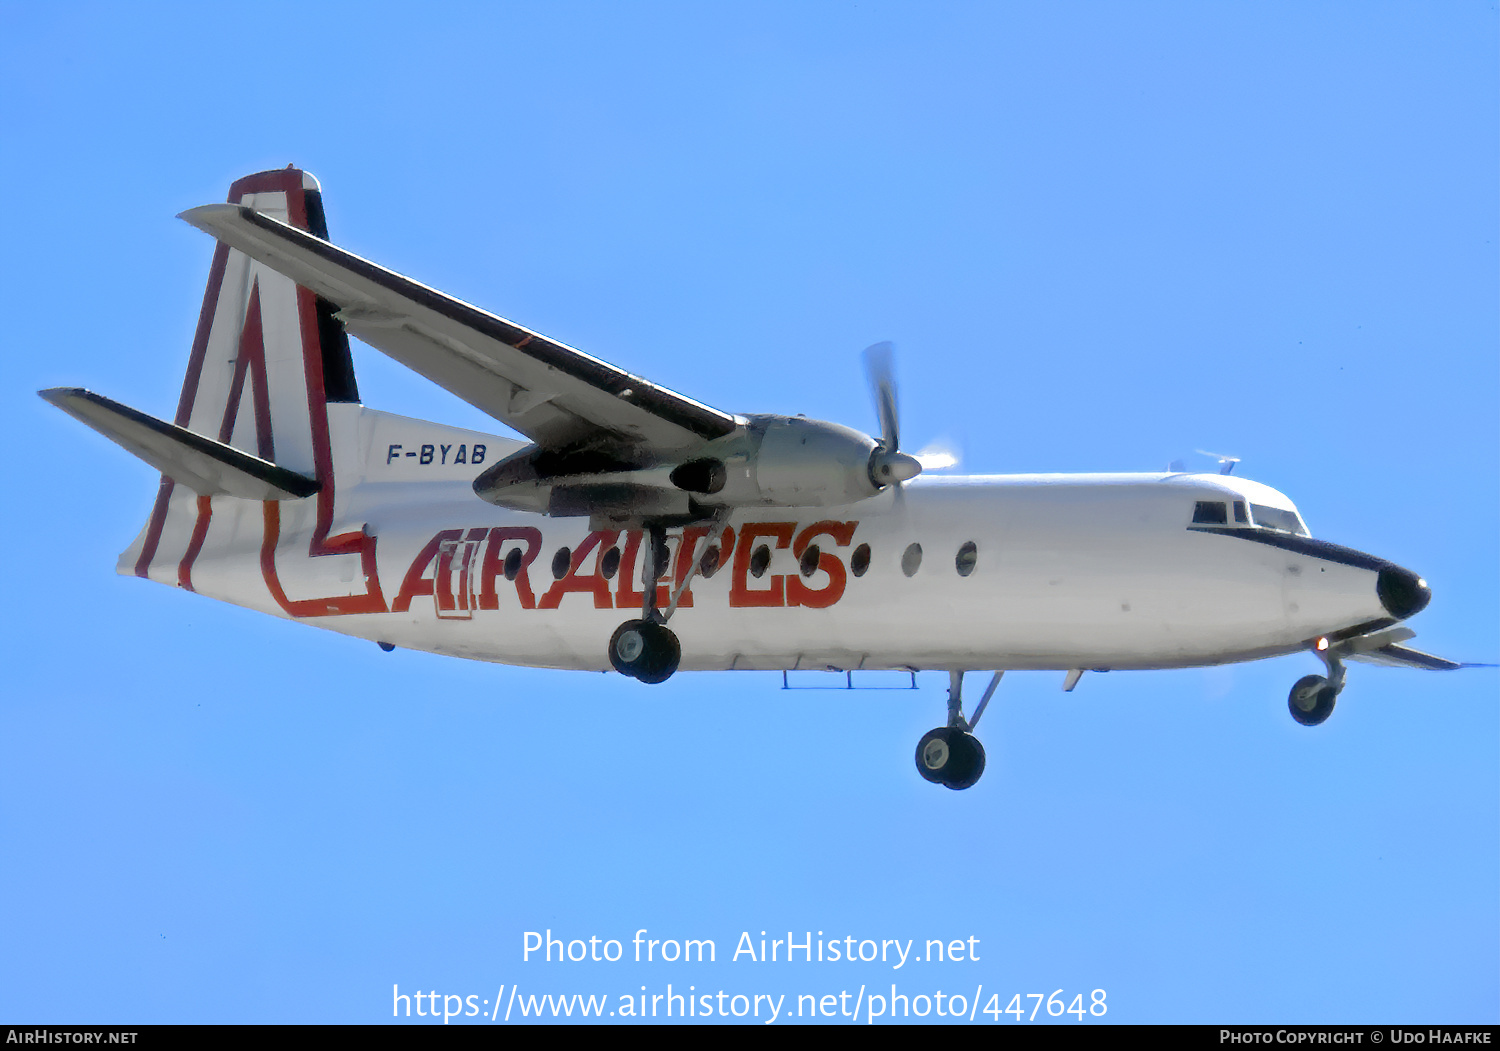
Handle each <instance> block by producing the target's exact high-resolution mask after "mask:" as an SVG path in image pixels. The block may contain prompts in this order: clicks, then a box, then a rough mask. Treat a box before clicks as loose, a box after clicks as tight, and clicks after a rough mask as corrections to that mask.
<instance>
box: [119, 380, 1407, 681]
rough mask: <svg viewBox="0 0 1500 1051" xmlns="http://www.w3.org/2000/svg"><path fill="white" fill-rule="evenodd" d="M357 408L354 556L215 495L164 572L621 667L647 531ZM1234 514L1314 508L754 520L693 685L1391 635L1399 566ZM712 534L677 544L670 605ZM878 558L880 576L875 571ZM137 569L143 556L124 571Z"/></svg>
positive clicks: (372, 624)
mask: <svg viewBox="0 0 1500 1051" xmlns="http://www.w3.org/2000/svg"><path fill="white" fill-rule="evenodd" d="M349 410H350V411H353V412H358V413H360V419H359V421H358V425H357V426H351V427H350V428H348V429H343V433H344V434H345V435H347V440H348V444H347V445H345V446H344V451H343V454H342V455H339V450H338V448H337V446H338V445H340V444H343V443H341V442H339V441H337V439H336V443H335V445H336V447H335V453H336V456H337V457H338V458H340V459H343V460H344V462H345V463H346V464H348V465H349V466H353V463H351V461H356V462H358V463H359V465H360V466H359V468H357V469H356V471H354V472H351V473H352V474H353V475H354V476H355V477H352V478H350V480H349V482H346V483H341V485H342V488H341V490H340V492H339V493H338V501H337V504H338V511H337V515H336V521H335V522H334V524H333V526H332V528H331V530H329V533H328V535H329V537H331V538H332V539H331V540H327V541H319V542H318V543H317V544H314V543H313V542H312V541H313V531H314V528H315V523H314V521H313V516H312V514H311V512H310V511H309V510H308V507H310V506H311V505H310V503H309V502H306V501H304V502H303V504H304V505H306V506H299V505H298V504H297V503H295V502H285V503H283V504H281V505H280V508H279V512H278V521H277V523H276V524H277V532H276V534H275V539H274V541H273V542H272V543H271V544H270V545H269V546H268V544H267V542H266V535H267V529H266V526H265V522H266V521H267V519H268V518H269V513H266V514H263V513H262V512H261V505H260V504H258V503H254V504H252V503H250V502H248V501H243V500H235V499H234V498H223V497H215V498H213V513H212V515H211V517H210V518H209V519H208V520H207V524H202V525H201V527H200V528H201V533H202V535H201V536H200V537H199V538H198V539H197V541H196V542H197V545H198V546H197V548H196V549H194V548H193V547H192V542H191V540H190V541H189V542H187V543H185V544H182V545H181V546H183V547H184V548H185V549H190V550H192V551H193V557H192V564H191V565H190V567H189V569H188V571H187V572H186V573H184V572H183V570H182V568H181V564H180V560H179V562H178V563H176V564H174V563H173V562H172V561H171V559H164V558H161V557H158V559H157V561H156V562H154V563H153V564H152V567H151V572H150V574H149V575H150V576H151V577H153V578H154V579H159V580H162V581H163V582H166V583H174V584H181V583H183V582H184V581H186V582H187V586H190V587H191V588H192V589H193V590H196V591H198V592H200V593H203V594H206V595H209V596H212V597H215V598H220V599H224V600H226V601H230V602H235V603H238V604H241V605H246V606H250V607H253V608H257V609H262V610H264V611H266V612H269V613H274V614H278V615H283V616H296V617H297V619H302V620H307V621H308V622H310V623H313V624H316V625H318V626H320V627H325V628H329V629H332V630H335V631H339V632H344V633H347V634H350V635H355V636H359V637H362V638H367V639H371V640H374V641H379V642H384V643H390V644H394V645H396V646H400V647H406V648H410V649H419V650H428V651H432V652H435V653H443V654H450V655H454V656H460V657H469V658H476V659H481V660H490V661H500V662H504V663H510V664H524V665H534V666H542V667H552V668H571V669H580V670H590V671H601V670H607V669H608V668H609V666H610V665H609V660H608V656H607V645H608V642H609V639H610V634H611V632H612V631H613V630H614V629H615V628H616V627H617V626H618V625H619V624H620V623H621V622H622V621H624V620H626V619H629V618H631V617H638V616H640V611H641V599H642V592H641V589H642V583H641V566H642V563H643V561H644V556H643V554H642V551H643V549H644V545H643V543H642V539H641V534H640V533H639V532H638V531H621V530H618V529H600V530H591V529H590V525H589V522H588V521H587V519H582V518H547V517H544V516H541V515H536V514H531V513H527V512H520V511H510V510H506V509H503V508H498V507H495V506H492V505H490V504H487V503H485V502H484V501H482V500H480V499H479V498H478V497H477V496H475V495H474V493H473V491H472V489H471V487H470V483H471V481H472V477H473V475H474V474H476V473H477V469H476V468H475V467H474V466H473V465H472V464H471V463H468V462H465V463H464V464H463V465H462V466H458V467H450V466H449V465H447V464H445V463H438V462H437V458H436V457H437V455H438V454H434V456H433V457H431V458H430V459H431V462H430V463H428V464H422V463H420V462H419V461H420V459H421V457H417V458H415V459H413V458H411V457H410V456H409V455H408V453H409V452H410V451H411V450H417V449H423V448H425V447H426V446H429V445H431V446H435V447H442V448H447V447H448V446H451V447H452V448H453V449H457V448H458V446H459V444H461V443H462V442H464V441H467V442H469V443H470V444H473V441H474V439H476V438H477V439H478V440H480V441H488V442H489V443H491V445H492V448H491V449H489V450H487V451H486V455H487V460H488V462H493V461H494V459H495V458H496V456H497V455H498V454H499V452H500V450H501V449H502V448H512V447H514V444H515V443H511V442H508V441H507V440H506V439H495V438H485V436H482V435H473V434H471V433H470V432H459V431H451V430H449V429H440V430H438V429H435V428H434V426H433V425H430V424H420V423H418V422H417V421H406V420H403V419H401V418H400V417H392V416H388V415H386V414H380V413H374V412H372V411H371V410H367V409H364V410H361V409H359V408H357V407H354V406H350V407H349ZM353 422H354V421H351V423H353ZM402 427H406V428H407V431H404V432H403V431H402V430H401V428H402ZM417 427H420V428H425V429H431V430H434V432H435V433H436V437H433V436H432V435H431V434H424V433H412V432H411V428H417ZM340 430H341V428H339V427H335V428H334V431H335V434H336V435H337V434H338V432H339V431H340ZM443 442H446V445H442V443H443ZM355 446H357V448H356V447H355ZM393 449H394V450H395V451H394V452H391V451H390V450H393ZM423 455H425V454H423ZM440 455H442V456H443V458H444V459H448V458H450V457H451V456H456V455H457V453H456V452H451V451H450V452H444V453H442V454H440ZM470 458H471V457H466V460H467V459H470ZM481 468H482V465H481ZM345 477H350V476H349V474H346V475H345ZM1234 500H1242V501H1251V502H1253V503H1254V504H1257V505H1262V506H1270V507H1275V508H1279V509H1281V510H1284V511H1287V512H1290V513H1291V514H1293V515H1295V508H1293V507H1292V505H1291V504H1290V502H1288V501H1287V500H1286V498H1285V497H1283V496H1281V495H1280V494H1279V493H1276V492H1275V491H1274V490H1272V489H1269V488H1267V487H1265V486H1262V485H1259V484H1257V483H1254V482H1250V481H1246V480H1243V479H1237V478H1226V477H1223V476H1218V475H1181V474H1151V475H1146V474H1139V475H1021V476H988V477H964V478H944V479H940V480H939V479H928V478H923V479H920V480H918V481H917V482H915V483H912V484H909V485H908V486H906V488H905V489H904V491H902V492H901V493H899V494H898V493H896V492H895V491H894V490H888V491H886V492H884V493H882V494H880V495H879V496H876V497H872V498H870V499H866V500H861V501H858V502H856V503H853V504H849V505H847V506H842V507H823V508H808V509H795V508H764V509H752V510H741V511H737V512H736V513H735V514H734V516H733V517H732V518H731V519H729V521H728V526H727V530H726V531H724V532H720V533H719V534H718V535H717V537H716V538H715V539H717V540H718V542H719V545H720V547H721V550H722V551H723V556H722V558H721V559H720V563H721V564H720V565H719V566H718V567H717V569H716V571H715V572H713V573H712V574H711V575H699V576H697V577H696V578H695V579H693V580H692V582H691V585H690V587H689V589H688V591H687V592H686V594H685V595H684V597H683V599H682V602H681V605H680V607H679V608H678V609H677V611H676V613H675V615H674V616H673V618H672V620H671V626H672V630H673V631H674V632H675V633H676V634H677V636H678V637H679V638H680V640H681V644H682V663H681V667H682V668H683V669H687V670H695V669H696V670H706V669H827V668H833V669H838V670H845V669H873V668H914V669H960V670H962V669H979V668H1005V669H1110V668H1113V669H1125V668H1168V667H1187V666H1194V665H1207V664H1218V663H1224V662H1229V661H1236V660H1246V659H1252V658H1256V657H1263V656H1270V655H1273V654H1277V653H1284V652H1291V651H1294V650H1297V649H1302V648H1305V647H1307V646H1308V645H1309V643H1310V642H1311V641H1312V640H1314V639H1317V638H1319V637H1321V636H1324V635H1330V634H1335V633H1339V632H1347V631H1349V630H1351V629H1354V628H1356V627H1361V626H1367V625H1369V624H1371V623H1373V622H1385V623H1389V622H1390V615H1389V613H1388V611H1387V610H1386V609H1385V608H1383V605H1382V602H1381V598H1380V597H1379V595H1377V590H1376V586H1377V576H1378V568H1377V567H1375V566H1374V565H1373V563H1376V562H1377V561H1378V560H1374V559H1369V558H1368V556H1359V557H1355V558H1353V559H1341V558H1339V557H1338V554H1337V553H1338V552H1342V551H1343V550H1344V549H1339V548H1336V547H1334V546H1333V545H1325V544H1321V543H1320V542H1317V541H1304V542H1302V543H1300V544H1298V543H1276V542H1267V541H1268V531H1266V530H1253V529H1251V528H1249V527H1245V528H1243V529H1238V530H1236V529H1234V528H1229V529H1219V530H1217V531H1215V530H1211V529H1202V528H1194V527H1193V517H1194V509H1195V506H1197V503H1198V502H1199V501H1218V502H1225V503H1228V504H1229V505H1230V506H1232V502H1233V501H1234ZM247 505H248V506H247ZM200 521H201V520H200ZM707 532H708V531H707V529H706V528H703V527H696V528H693V527H690V528H689V529H688V530H686V531H684V530H683V529H680V528H679V529H676V530H672V531H670V532H669V534H668V538H669V539H668V545H669V548H670V549H671V553H672V562H671V564H670V566H669V568H668V570H667V572H666V573H665V574H664V575H663V578H662V579H663V584H662V585H661V586H660V588H659V591H658V602H659V604H660V605H661V606H662V607H665V606H666V605H667V600H668V597H669V594H670V589H671V587H672V585H673V584H674V583H675V582H676V581H677V580H679V579H681V577H682V575H683V574H684V573H685V572H686V571H687V567H688V559H689V558H694V557H697V556H699V555H701V554H702V553H703V551H704V550H705V547H706V545H707V544H708V543H709V538H708V537H707V535H706V534H707ZM685 533H686V535H687V536H688V537H689V538H690V539H691V541H692V552H691V554H689V555H687V556H686V557H685V556H684V552H683V550H682V549H683V547H684V544H683V537H684V535H685ZM341 536H342V537H346V538H354V539H355V540H357V541H358V542H359V543H360V544H363V545H364V548H363V555H362V554H361V553H358V552H354V551H353V549H352V547H350V546H349V544H348V542H346V544H345V549H344V552H343V553H341V551H340V550H339V543H338V541H339V538H340V537H341ZM1257 537H1258V538H1259V539H1257ZM1270 539H1271V540H1276V539H1281V538H1278V537H1271V538H1270ZM372 541H373V544H372V543H371V542H372ZM811 544H815V545H816V546H817V548H818V551H817V552H814V553H811V554H809V553H808V551H807V548H808V546H809V545H811ZM319 545H321V549H322V550H321V552H320V553H317V554H315V555H312V554H309V552H310V550H312V549H313V548H316V547H319ZM913 545H919V546H920V551H921V554H920V562H918V561H917V558H916V552H915V550H914V548H913ZM965 545H972V547H971V548H966V547H965ZM138 546H139V545H138ZM864 546H867V547H868V567H867V568H865V569H864V571H863V572H862V573H857V572H856V567H857V566H858V565H859V563H861V562H862V561H863V559H862V558H861V557H860V556H861V555H862V552H861V548H862V547H864ZM371 547H373V553H372V552H371V551H370V548H371ZM761 547H764V548H765V549H766V551H765V552H764V553H761V552H760V551H759V549H760V548H761ZM562 548H567V550H568V553H567V554H564V555H561V556H559V550H560V549H562ZM611 551H614V552H616V553H617V554H611V553H610V552H611ZM512 552H515V554H512ZM961 552H962V553H963V555H964V556H966V557H963V558H961ZM1329 552H1333V553H1334V554H1333V557H1328V554H1329ZM762 554H769V556H770V558H769V562H768V563H764V564H763V560H762V558H761V557H757V556H758V555H762ZM1349 554H1352V555H1357V553H1349ZM372 555H373V557H372ZM967 556H971V557H967ZM136 557H137V552H136V551H134V550H133V551H132V552H127V553H126V556H125V557H124V559H122V571H123V570H125V569H126V566H127V563H128V565H129V566H134V565H135V564H136ZM1362 558H1363V563H1362V562H1361V559H1362ZM960 561H964V562H965V563H966V565H968V566H969V567H970V571H969V572H968V573H967V574H963V573H960V571H959V569H960V566H959V563H960ZM616 562H618V566H615V563H616ZM507 563H509V566H507ZM268 565H271V566H272V567H273V568H274V571H275V572H274V574H271V573H270V571H269V570H268ZM554 565H555V566H556V571H557V572H559V573H561V574H562V576H561V578H559V577H557V576H556V575H555V573H554ZM804 568H805V569H806V570H808V572H807V573H805V574H804V572H803V570H804ZM507 569H509V570H510V572H507ZM611 569H613V570H614V571H613V572H612V573H611V572H609V570H611ZM372 570H373V571H374V572H371V571H372ZM756 570H760V572H759V573H757V572H756ZM270 575H274V576H276V578H277V579H276V581H275V582H274V586H272V584H273V582H271V581H270ZM340 591H342V593H346V594H354V593H363V594H365V595H366V596H367V597H368V601H366V602H365V603H364V605H363V608H364V609H365V610H367V611H363V612H357V613H336V614H334V615H318V611H317V610H316V609H314V610H313V611H312V615H309V612H308V611H309V605H308V603H309V601H310V598H311V597H317V596H319V595H322V594H331V593H335V592H340ZM278 592H279V593H280V595H281V597H280V598H277V597H276V595H277V593H278ZM299 603H300V604H299ZM381 610H384V612H382V611H381Z"/></svg>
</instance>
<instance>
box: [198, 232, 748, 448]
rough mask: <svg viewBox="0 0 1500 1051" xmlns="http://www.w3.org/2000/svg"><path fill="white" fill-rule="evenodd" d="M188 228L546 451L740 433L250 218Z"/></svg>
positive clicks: (549, 344)
mask: <svg viewBox="0 0 1500 1051" xmlns="http://www.w3.org/2000/svg"><path fill="white" fill-rule="evenodd" d="M179 218H181V219H183V220H185V221H186V222H188V223H190V224H192V225H193V226H195V227H197V228H198V229H200V230H203V231H204V232H206V233H209V234H211V235H213V236H214V237H216V238H218V239H219V240H220V241H222V242H224V243H225V244H227V245H229V246H230V247H231V248H234V249H238V250H239V251H241V252H244V253H245V254H246V255H248V256H249V257H250V258H252V259H255V260H257V261H259V262H261V263H264V264H265V265H266V266H268V267H270V268H271V269H273V270H275V271H277V272H278V273H281V274H284V275H286V276H287V277H289V278H291V279H292V280H293V281H295V282H296V283H297V284H299V285H302V286H303V287H305V288H309V289H311V290H312V291H313V292H315V293H317V294H318V295H319V296H321V297H323V298H324V299H327V300H328V301H329V302H331V303H333V304H335V305H336V306H337V307H338V308H339V315H338V316H339V317H340V318H341V319H342V320H343V322H344V325H345V326H346V327H347V328H348V330H349V331H350V332H351V333H352V334H353V335H355V336H357V337H358V338H360V339H361V340H363V341H364V342H366V343H368V344H370V345H371V346H373V347H375V348H376V349H377V350H380V351H383V352H384V353H385V354H387V355H389V356H390V357H392V358H395V359H396V360H397V361H399V362H401V363H402V364H403V365H405V366H407V367H408V368H410V369H412V370H413V371H415V372H417V373H419V374H421V375H422V376H425V377H426V378H428V379H430V380H432V381H433V382H434V383H436V384H438V385H439V386H441V387H443V388H444V389H446V390H448V391H451V392H452V393H454V394H456V395H458V396H459V397H460V398H462V399H463V400H464V401H466V402H468V403H469V404H470V405H473V406H474V407H475V408H478V409H480V410H481V411H483V412H486V413H488V414H489V415H490V416H493V417H494V418H495V419H497V420H499V421H501V422H502V423H504V424H506V425H507V426H509V427H512V428H514V429H515V430H517V431H519V432H521V433H522V434H524V435H526V436H527V437H528V438H530V439H531V440H532V441H534V442H536V443H537V445H539V446H541V447H543V448H544V449H555V450H571V449H598V450H601V451H602V450H611V451H614V450H631V451H633V452H634V453H635V454H636V456H637V457H638V458H641V457H644V458H646V459H649V458H651V457H661V458H670V457H672V456H674V455H675V454H679V453H682V452H684V451H688V450H691V449H693V448H695V447H698V446H700V445H702V444H703V443H704V442H706V441H712V440H713V439H715V438H722V437H725V436H726V435H729V434H731V433H733V432H734V431H735V430H736V429H737V428H738V427H739V426H740V425H741V423H742V421H740V420H739V419H737V418H736V417H734V416H731V415H729V414H727V413H724V412H720V411H719V410H717V409H713V408H710V407H709V406H706V405H702V404H700V403H698V402H696V401H693V400H692V399H690V398H685V397H683V396H682V395H680V394H677V393H675V392H674V391H670V390H668V389H666V388H665V387H660V386H657V385H656V384H654V383H651V382H649V381H647V380H644V379H642V378H641V377H639V376H634V375H631V374H630V373H628V372H625V371H624V370H623V369H618V368H616V367H615V366H613V365H610V364H609V363H608V362H604V361H600V360H599V359H598V358H594V357H590V356H589V355H587V354H584V353H583V352H581V351H578V350H575V349H573V348H572V347H569V346H566V345H565V344H562V343H558V342H556V341H554V340H551V339H548V338H547V337H545V336H542V335H539V334H538V333H535V332H532V331H530V330H529V329H525V328H522V327H521V326H520V325H517V324H515V323H514V322H511V321H507V320H506V319H504V318H502V317H498V316H496V315H494V314H491V313H489V312H488V311H484V310H481V309H479V308H478V307H475V306H472V305H470V304H468V303H465V302H463V301H462V300H459V299H455V298H453V297H452V296H448V295H445V294H443V293H442V292H438V291H437V290H435V289H433V288H429V287H428V286H426V285H423V284H420V283H419V282H416V281H413V280H411V279H410V278H407V277H403V276H401V275H400V274H397V273H395V272H393V271H391V270H387V269H385V268H384V267H380V266H377V265H376V264H374V263H371V262H369V261H368V260H365V259H362V258H360V257H359V256H357V255H354V254H353V253H351V252H346V251H344V250H343V249H342V248H338V247H337V246H335V245H332V244H330V243H329V242H327V241H324V240H322V239H321V238H318V237H314V236H313V235H311V234H309V233H306V232H304V231H302V230H298V229H296V228H294V227H291V226H288V225H286V224H285V223H282V222H278V221H277V220H275V219H272V218H270V217H269V216H266V215H262V214H261V213H259V212H256V211H255V210H254V209H252V208H249V207H245V206H242V205H234V204H211V205H204V206H202V207H199V208H192V209H189V210H188V211H185V212H183V213H182V214H181V216H180V217H179Z"/></svg>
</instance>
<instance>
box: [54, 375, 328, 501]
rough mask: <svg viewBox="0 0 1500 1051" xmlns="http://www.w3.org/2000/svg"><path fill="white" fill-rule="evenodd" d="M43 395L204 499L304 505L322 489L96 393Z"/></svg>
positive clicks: (73, 390)
mask: <svg viewBox="0 0 1500 1051" xmlns="http://www.w3.org/2000/svg"><path fill="white" fill-rule="evenodd" d="M37 393H38V394H40V395H41V396H42V397H43V398H46V399H47V400H48V401H50V402H51V403H52V404H53V405H56V406H57V407H58V408H59V409H61V410H63V412H66V413H67V414H68V415H70V416H72V417H73V418H74V419H76V420H79V421H80V422H82V423H86V424H88V425H89V426H90V427H92V428H94V430H96V431H98V432H99V433H100V434H102V435H104V436H105V437H106V438H108V439H109V440H110V441H112V442H114V443H115V444H117V445H119V446H121V447H122V448H124V449H126V450H127V451H129V452H131V453H134V454H135V455H136V456H139V457H140V458H141V459H142V460H145V461H146V462H147V463H149V464H150V465H151V466H152V467H155V468H156V469H157V470H158V471H160V472H161V473H162V474H164V475H166V476H167V477H168V478H171V479H172V480H173V481H176V482H181V483H182V484H183V485H185V486H187V487H188V488H189V489H192V490H193V492H195V493H197V494H198V495H200V496H238V497H241V498H242V499H245V500H300V499H302V498H303V497H308V496H312V495H313V494H314V493H316V492H317V491H318V489H319V488H320V486H319V485H318V483H317V481H316V480H315V479H312V478H308V477H307V476H306V475H302V474H298V473H297V472H296V471H289V470H287V469H286V468H285V467H278V466H276V464H274V463H271V462H270V461H268V460H262V459H260V458H259V457H258V456H251V455H250V454H249V453H246V452H242V451H240V450H239V449H236V448H234V446H232V445H225V444H224V443H223V442H216V441H214V440H213V439H211V438H205V437H203V435H201V434H197V433H194V432H193V431H190V430H188V429H187V428H185V427H179V426H177V425H176V424H175V423H168V422H166V421H165V420H158V419H157V418H156V417H155V416H148V415H146V414H145V413H144V412H140V411H138V410H136V409H132V408H131V407H130V406H128V405H122V404H120V403H119V402H117V401H113V400H111V399H109V398H106V397H104V396H103V395H100V394H95V393H94V392H93V391H88V390H84V389H82V388H80V387H53V388H51V389H50V390H43V391H37Z"/></svg>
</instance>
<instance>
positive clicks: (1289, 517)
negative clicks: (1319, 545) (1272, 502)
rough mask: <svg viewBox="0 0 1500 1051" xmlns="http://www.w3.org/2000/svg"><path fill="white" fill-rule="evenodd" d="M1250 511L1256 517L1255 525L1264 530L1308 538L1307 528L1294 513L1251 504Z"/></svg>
mask: <svg viewBox="0 0 1500 1051" xmlns="http://www.w3.org/2000/svg"><path fill="white" fill-rule="evenodd" d="M1250 511H1251V513H1252V514H1253V515H1254V516H1255V524H1256V525H1258V526H1260V527H1261V528H1262V529H1274V530H1276V532H1278V533H1291V534H1292V535H1294V536H1307V527H1305V526H1304V525H1303V524H1302V519H1300V518H1298V517H1297V515H1296V513H1295V512H1293V511H1283V510H1281V509H1280V508H1278V507H1267V506H1266V505H1265V504H1251V505H1250Z"/></svg>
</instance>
